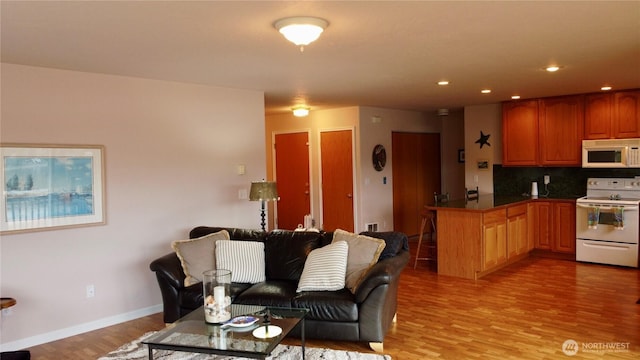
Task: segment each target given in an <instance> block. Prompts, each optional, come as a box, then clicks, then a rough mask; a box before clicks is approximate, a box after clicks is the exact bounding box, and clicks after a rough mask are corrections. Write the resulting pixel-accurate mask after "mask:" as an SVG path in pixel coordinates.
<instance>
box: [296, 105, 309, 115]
mask: <svg viewBox="0 0 640 360" xmlns="http://www.w3.org/2000/svg"><path fill="white" fill-rule="evenodd" d="M291 110H293V116H297V117H305V116H307V115H309V110H310V109H309V107H308V106H304V105H297V106H294V107H293V108H292V109H291Z"/></svg>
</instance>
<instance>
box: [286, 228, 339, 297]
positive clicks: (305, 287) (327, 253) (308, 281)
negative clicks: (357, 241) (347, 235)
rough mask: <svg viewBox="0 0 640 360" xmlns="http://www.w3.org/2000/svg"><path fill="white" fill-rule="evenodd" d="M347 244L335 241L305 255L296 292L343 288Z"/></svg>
mask: <svg viewBox="0 0 640 360" xmlns="http://www.w3.org/2000/svg"><path fill="white" fill-rule="evenodd" d="M348 255H349V246H348V245H347V243H346V242H344V241H336V242H334V243H331V244H329V245H327V246H323V247H321V248H318V249H315V250H313V251H311V252H310V253H309V256H307V261H306V262H305V263H304V269H303V270H302V275H301V276H300V281H299V282H298V289H297V290H296V291H297V292H302V291H336V290H340V289H344V284H345V283H344V281H345V277H346V271H347V257H348Z"/></svg>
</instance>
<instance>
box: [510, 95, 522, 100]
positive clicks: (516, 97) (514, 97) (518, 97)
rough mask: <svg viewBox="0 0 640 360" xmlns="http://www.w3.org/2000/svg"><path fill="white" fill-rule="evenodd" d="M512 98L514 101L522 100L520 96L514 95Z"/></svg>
mask: <svg viewBox="0 0 640 360" xmlns="http://www.w3.org/2000/svg"><path fill="white" fill-rule="evenodd" d="M511 98H512V99H513V100H518V99H520V95H512V96H511Z"/></svg>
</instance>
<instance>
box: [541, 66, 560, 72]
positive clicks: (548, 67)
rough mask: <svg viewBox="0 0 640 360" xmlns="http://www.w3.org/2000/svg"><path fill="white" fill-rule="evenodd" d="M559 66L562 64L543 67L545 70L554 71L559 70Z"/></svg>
mask: <svg viewBox="0 0 640 360" xmlns="http://www.w3.org/2000/svg"><path fill="white" fill-rule="evenodd" d="M561 68H562V66H558V65H550V66H547V67H546V68H544V69H545V70H547V71H548V72H556V71H558V70H560V69H561Z"/></svg>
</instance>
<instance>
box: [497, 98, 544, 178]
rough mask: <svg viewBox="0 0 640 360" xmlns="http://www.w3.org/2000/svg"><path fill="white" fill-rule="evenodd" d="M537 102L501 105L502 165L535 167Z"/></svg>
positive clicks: (517, 102) (536, 153)
mask: <svg viewBox="0 0 640 360" xmlns="http://www.w3.org/2000/svg"><path fill="white" fill-rule="evenodd" d="M537 163H538V101H537V100H526V101H510V102H505V103H503V104H502V164H503V165H537Z"/></svg>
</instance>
